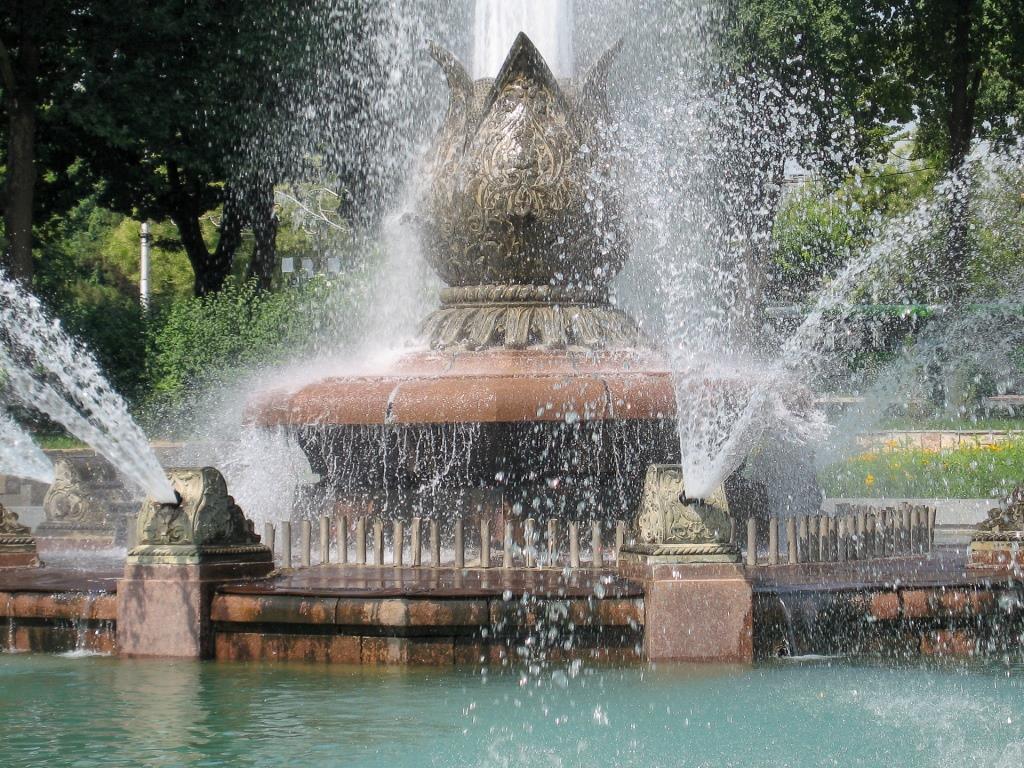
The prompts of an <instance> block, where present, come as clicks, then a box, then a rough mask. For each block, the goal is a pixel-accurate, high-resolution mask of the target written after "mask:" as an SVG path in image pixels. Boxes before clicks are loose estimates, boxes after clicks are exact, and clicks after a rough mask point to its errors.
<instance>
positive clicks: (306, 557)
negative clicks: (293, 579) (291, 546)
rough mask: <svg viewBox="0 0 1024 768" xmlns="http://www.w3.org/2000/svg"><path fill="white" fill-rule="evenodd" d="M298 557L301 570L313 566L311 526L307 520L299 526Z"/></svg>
mask: <svg viewBox="0 0 1024 768" xmlns="http://www.w3.org/2000/svg"><path fill="white" fill-rule="evenodd" d="M299 555H300V557H301V558H302V559H301V560H300V562H301V563H302V567H303V568H309V566H311V565H312V564H313V524H312V523H311V522H310V521H309V520H303V521H302V523H301V524H300V525H299Z"/></svg>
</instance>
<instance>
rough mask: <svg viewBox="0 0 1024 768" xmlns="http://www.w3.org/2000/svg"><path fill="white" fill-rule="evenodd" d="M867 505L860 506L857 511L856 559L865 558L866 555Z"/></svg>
mask: <svg viewBox="0 0 1024 768" xmlns="http://www.w3.org/2000/svg"><path fill="white" fill-rule="evenodd" d="M868 509H869V508H868V507H861V508H860V510H859V511H858V512H857V523H856V525H857V531H856V534H857V559H858V560H866V559H867V557H868V547H867V533H868Z"/></svg>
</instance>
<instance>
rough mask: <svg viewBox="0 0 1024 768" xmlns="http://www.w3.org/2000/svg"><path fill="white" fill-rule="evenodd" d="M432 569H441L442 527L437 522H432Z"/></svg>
mask: <svg viewBox="0 0 1024 768" xmlns="http://www.w3.org/2000/svg"><path fill="white" fill-rule="evenodd" d="M430 567H431V568H440V567H441V526H440V525H438V522H437V520H431V521H430Z"/></svg>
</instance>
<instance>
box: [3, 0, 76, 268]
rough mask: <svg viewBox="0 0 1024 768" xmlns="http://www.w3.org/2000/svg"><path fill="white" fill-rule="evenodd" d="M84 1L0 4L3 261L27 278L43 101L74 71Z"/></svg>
mask: <svg viewBox="0 0 1024 768" xmlns="http://www.w3.org/2000/svg"><path fill="white" fill-rule="evenodd" d="M83 5H85V3H84V2H83V3H75V2H64V1H63V0H9V2H6V3H4V4H3V5H2V6H0V97H2V98H0V106H2V109H3V112H4V113H5V115H4V116H5V118H6V121H5V122H6V125H5V126H4V129H3V130H0V135H3V137H4V138H5V139H6V142H5V150H4V164H3V165H4V167H3V171H4V173H3V185H2V189H0V207H2V208H3V219H4V234H5V236H6V240H7V243H6V248H5V249H4V254H3V255H4V258H3V262H4V263H5V264H6V265H7V267H8V269H9V270H10V272H11V274H12V275H14V276H15V277H18V278H21V279H25V280H29V279H31V277H32V272H33V263H32V225H33V220H34V215H33V214H34V211H35V207H36V205H37V197H36V196H37V192H38V187H39V176H40V173H39V167H38V159H39V158H38V154H39V143H40V136H39V134H40V129H41V128H42V127H43V126H42V125H41V122H45V121H46V120H47V117H48V114H47V110H46V108H45V106H44V105H46V104H47V103H49V102H50V101H52V98H53V96H54V94H55V93H56V92H57V91H58V90H59V89H60V88H62V87H64V85H65V84H66V83H67V73H68V72H69V71H73V70H74V63H73V62H74V57H75V39H76V29H77V23H78V16H77V15H76V13H75V12H74V11H76V10H77V9H78V8H79V7H80V6H83Z"/></svg>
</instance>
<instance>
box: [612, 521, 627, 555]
mask: <svg viewBox="0 0 1024 768" xmlns="http://www.w3.org/2000/svg"><path fill="white" fill-rule="evenodd" d="M625 544H626V524H625V523H624V522H623V521H622V520H619V521H617V522H616V523H615V558H616V559H618V557H619V553H620V552H621V551H622V547H623V546H625Z"/></svg>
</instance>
